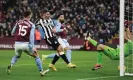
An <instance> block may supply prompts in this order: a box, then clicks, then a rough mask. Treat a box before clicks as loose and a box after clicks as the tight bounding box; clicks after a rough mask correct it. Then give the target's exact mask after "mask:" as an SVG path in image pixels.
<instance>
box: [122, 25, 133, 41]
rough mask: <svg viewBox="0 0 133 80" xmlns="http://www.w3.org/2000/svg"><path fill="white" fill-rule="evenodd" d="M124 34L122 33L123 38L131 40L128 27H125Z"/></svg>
mask: <svg viewBox="0 0 133 80" xmlns="http://www.w3.org/2000/svg"><path fill="white" fill-rule="evenodd" d="M124 34H125V35H124V37H125V39H129V40H132V34H131V32H130V29H129V27H127V28H126V29H125V33H124Z"/></svg>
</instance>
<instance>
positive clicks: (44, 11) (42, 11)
mask: <svg viewBox="0 0 133 80" xmlns="http://www.w3.org/2000/svg"><path fill="white" fill-rule="evenodd" d="M46 12H50V11H49V10H48V9H46V8H45V9H42V10H41V13H46Z"/></svg>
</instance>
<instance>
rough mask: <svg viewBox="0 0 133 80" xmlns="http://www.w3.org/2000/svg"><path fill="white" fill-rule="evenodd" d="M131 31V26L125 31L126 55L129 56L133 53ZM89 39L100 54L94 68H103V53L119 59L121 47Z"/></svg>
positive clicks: (113, 58)
mask: <svg viewBox="0 0 133 80" xmlns="http://www.w3.org/2000/svg"><path fill="white" fill-rule="evenodd" d="M130 36H131V33H130V30H129V28H126V30H125V33H124V39H125V40H124V41H125V42H124V56H125V57H127V56H129V55H130V54H132V46H133V42H132V41H131V39H130V38H131V37H130ZM87 40H88V41H89V42H90V43H91V44H92V45H93V46H95V47H96V48H97V50H98V54H97V57H98V59H97V64H96V65H95V66H94V67H93V69H92V70H97V69H100V68H102V55H103V54H105V55H106V56H108V57H109V58H110V59H112V60H119V53H120V48H116V49H114V48H111V47H109V46H106V45H103V44H99V43H98V42H97V41H95V40H93V39H91V38H90V37H88V38H87Z"/></svg>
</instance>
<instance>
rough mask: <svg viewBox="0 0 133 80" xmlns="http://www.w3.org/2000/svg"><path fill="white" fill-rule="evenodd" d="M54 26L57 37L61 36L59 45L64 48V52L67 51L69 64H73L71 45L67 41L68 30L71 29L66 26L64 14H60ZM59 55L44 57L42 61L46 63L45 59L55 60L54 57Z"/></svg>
mask: <svg viewBox="0 0 133 80" xmlns="http://www.w3.org/2000/svg"><path fill="white" fill-rule="evenodd" d="M53 22H54V25H55V29H54V30H53V32H55V33H56V34H57V36H59V38H58V41H59V43H60V44H61V45H62V47H63V48H64V50H65V51H66V57H67V59H68V61H69V62H71V52H72V51H71V49H70V46H69V43H68V41H67V39H66V38H67V31H66V28H67V29H68V28H69V27H67V26H66V25H65V24H64V15H63V13H60V14H59V15H58V20H54V21H53ZM56 54H57V53H53V54H49V55H42V61H44V60H45V59H48V58H54V56H55V55H56Z"/></svg>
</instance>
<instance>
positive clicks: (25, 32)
mask: <svg viewBox="0 0 133 80" xmlns="http://www.w3.org/2000/svg"><path fill="white" fill-rule="evenodd" d="M23 16H24V18H23V19H22V20H19V21H18V22H17V23H16V25H15V26H14V28H13V30H12V35H14V37H15V56H14V57H12V60H11V63H10V65H9V66H8V68H7V73H8V74H10V72H11V68H12V67H13V65H14V64H15V63H16V62H17V60H18V59H19V58H20V57H21V54H22V52H25V53H26V54H28V55H30V56H32V57H34V58H35V62H36V65H37V67H38V70H39V72H40V75H41V76H44V75H45V73H47V72H48V71H49V70H43V67H42V62H41V59H40V57H39V54H38V53H37V50H36V48H35V46H34V33H35V25H34V24H33V23H32V22H31V21H30V18H31V16H32V13H31V12H30V11H25V12H24V13H23Z"/></svg>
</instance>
